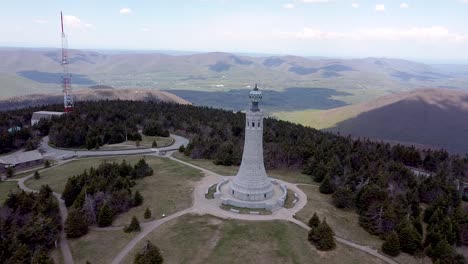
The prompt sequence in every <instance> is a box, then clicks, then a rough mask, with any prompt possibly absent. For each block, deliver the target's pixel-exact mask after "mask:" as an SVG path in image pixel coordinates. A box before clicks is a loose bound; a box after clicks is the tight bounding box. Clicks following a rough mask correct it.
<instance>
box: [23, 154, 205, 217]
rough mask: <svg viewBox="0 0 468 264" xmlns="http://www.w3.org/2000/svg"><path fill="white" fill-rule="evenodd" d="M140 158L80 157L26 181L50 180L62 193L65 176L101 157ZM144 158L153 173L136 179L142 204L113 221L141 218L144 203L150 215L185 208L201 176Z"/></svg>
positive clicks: (180, 166) (33, 184)
mask: <svg viewBox="0 0 468 264" xmlns="http://www.w3.org/2000/svg"><path fill="white" fill-rule="evenodd" d="M140 158H141V156H127V157H112V158H86V159H79V160H76V161H71V162H69V163H67V164H64V165H62V166H59V167H55V168H51V169H50V170H47V171H44V172H42V173H41V178H40V179H39V180H35V179H33V178H31V179H29V180H27V181H26V185H27V186H28V187H29V188H31V189H35V190H38V189H39V188H40V186H41V185H44V184H49V186H51V188H52V190H54V191H55V192H58V193H62V191H63V189H64V188H65V184H66V182H67V180H68V178H69V177H71V176H73V175H77V174H80V173H82V172H83V171H84V170H85V169H89V168H90V167H93V166H94V167H97V166H99V164H101V162H103V161H107V162H114V161H115V162H121V161H122V160H124V159H125V160H126V161H127V162H128V163H130V164H135V163H136V162H137V161H138V160H139V159H140ZM145 159H146V161H147V162H148V164H149V165H150V166H151V167H152V168H153V170H154V173H153V175H152V176H148V177H145V178H143V179H141V180H137V184H136V186H135V187H134V188H133V189H134V190H138V191H140V193H141V195H142V196H143V198H144V202H143V205H141V206H138V207H135V208H132V209H130V211H128V212H126V213H124V214H121V215H119V216H118V217H117V219H115V220H114V223H113V225H125V224H128V223H129V222H130V219H131V217H132V216H134V215H135V216H137V217H138V219H139V220H140V221H141V222H142V221H143V213H144V210H145V209H146V208H147V207H148V208H149V209H150V210H151V211H152V214H153V219H157V218H161V215H162V214H166V215H168V214H171V213H174V212H177V211H180V210H182V209H185V208H187V207H189V206H190V205H191V203H192V190H191V189H192V186H193V183H194V182H196V181H198V180H200V179H201V177H202V176H201V174H200V172H199V171H198V170H196V169H193V168H191V167H188V166H185V165H183V164H180V163H178V162H175V161H172V160H169V159H166V158H159V157H153V156H146V157H145Z"/></svg>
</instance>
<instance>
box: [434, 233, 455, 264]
mask: <svg viewBox="0 0 468 264" xmlns="http://www.w3.org/2000/svg"><path fill="white" fill-rule="evenodd" d="M428 255H429V257H430V258H431V259H432V261H434V262H435V261H439V262H440V263H447V264H451V263H452V258H453V249H452V247H451V246H450V244H449V243H448V242H447V240H446V239H442V240H440V241H439V242H438V243H437V244H436V245H435V246H431V247H430V248H429V250H428Z"/></svg>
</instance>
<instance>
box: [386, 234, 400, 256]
mask: <svg viewBox="0 0 468 264" xmlns="http://www.w3.org/2000/svg"><path fill="white" fill-rule="evenodd" d="M382 251H383V252H384V253H385V254H387V255H389V256H392V257H396V256H398V254H400V240H399V239H398V235H397V233H395V232H392V233H390V235H388V236H387V239H386V240H385V242H384V243H383V244H382Z"/></svg>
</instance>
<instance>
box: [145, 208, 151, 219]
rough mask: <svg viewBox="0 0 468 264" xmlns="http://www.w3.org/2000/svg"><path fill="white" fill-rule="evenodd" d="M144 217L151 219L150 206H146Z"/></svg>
mask: <svg viewBox="0 0 468 264" xmlns="http://www.w3.org/2000/svg"><path fill="white" fill-rule="evenodd" d="M144 217H145V219H150V218H151V211H150V209H149V208H146V210H145V214H144Z"/></svg>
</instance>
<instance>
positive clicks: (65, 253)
mask: <svg viewBox="0 0 468 264" xmlns="http://www.w3.org/2000/svg"><path fill="white" fill-rule="evenodd" d="M67 162H68V161H66V162H62V163H59V164H58V165H56V166H60V165H62V164H64V163H67ZM51 168H53V167H51ZM44 170H48V169H44ZM32 177H34V174H31V175H29V176H26V177H23V178H20V179H9V180H7V181H16V182H18V186H19V188H21V189H22V190H24V191H25V192H38V191H36V190H33V189H30V188H28V187H27V186H26V185H25V184H24V182H25V181H26V180H28V179H29V178H32ZM52 194H53V195H54V196H55V198H56V199H57V201H58V205H59V209H60V215H61V217H62V227H63V228H62V230H61V231H60V238H59V247H60V251H61V252H62V257H63V262H64V263H65V264H73V257H72V254H71V251H70V247H69V246H68V242H67V235H66V234H65V221H66V220H67V217H68V211H67V207H66V206H65V202H64V201H63V200H62V195H61V194H59V193H56V192H53V193H52Z"/></svg>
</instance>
